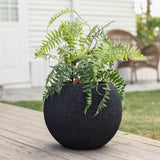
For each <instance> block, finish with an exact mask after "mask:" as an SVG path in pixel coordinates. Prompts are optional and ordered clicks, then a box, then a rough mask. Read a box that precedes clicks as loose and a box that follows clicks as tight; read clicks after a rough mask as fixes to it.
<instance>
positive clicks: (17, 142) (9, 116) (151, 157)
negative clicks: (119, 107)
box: [0, 103, 160, 160]
mask: <svg viewBox="0 0 160 160" xmlns="http://www.w3.org/2000/svg"><path fill="white" fill-rule="evenodd" d="M0 121H1V123H0V160H36V159H37V160H44V159H45V160H51V159H52V160H53V159H55V160H80V159H81V160H121V159H122V160H159V159H160V142H159V141H156V140H152V139H148V138H144V137H140V136H136V135H133V134H130V133H125V132H121V131H118V132H117V134H116V135H115V137H114V138H113V139H112V140H111V141H110V142H109V143H108V144H106V145H105V146H104V147H103V148H100V149H97V150H87V151H82V150H80V151H78V150H70V149H66V148H64V147H62V146H61V145H60V144H58V143H57V142H56V141H55V140H54V139H53V138H52V137H51V135H50V134H49V132H48V131H47V128H46V126H45V123H44V120H43V115H42V113H41V112H37V111H33V110H29V109H24V108H20V107H15V106H14V107H13V106H11V105H7V104H2V103H0Z"/></svg>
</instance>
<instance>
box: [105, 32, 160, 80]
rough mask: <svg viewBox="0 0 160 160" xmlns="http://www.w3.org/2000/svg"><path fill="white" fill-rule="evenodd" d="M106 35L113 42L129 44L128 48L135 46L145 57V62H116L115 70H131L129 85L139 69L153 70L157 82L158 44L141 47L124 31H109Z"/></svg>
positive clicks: (138, 42)
mask: <svg viewBox="0 0 160 160" xmlns="http://www.w3.org/2000/svg"><path fill="white" fill-rule="evenodd" d="M107 35H108V36H109V37H110V38H111V39H112V40H113V41H120V42H121V44H129V45H130V46H133V45H136V46H137V48H138V49H140V51H141V53H142V54H143V55H144V56H146V58H147V60H148V61H147V62H146V61H144V60H129V61H125V62H122V61H118V66H117V69H119V68H122V67H130V68H131V79H130V83H133V82H134V81H133V78H134V77H133V76H134V74H135V78H136V80H137V76H136V70H138V69H141V68H146V67H149V68H153V69H155V70H156V71H157V81H158V82H159V71H158V64H159V58H160V43H152V44H150V45H149V46H147V47H143V46H142V44H141V42H140V41H139V40H138V39H137V38H136V37H135V36H134V35H132V34H131V33H129V32H127V31H124V30H119V29H115V30H111V31H109V32H108V33H107Z"/></svg>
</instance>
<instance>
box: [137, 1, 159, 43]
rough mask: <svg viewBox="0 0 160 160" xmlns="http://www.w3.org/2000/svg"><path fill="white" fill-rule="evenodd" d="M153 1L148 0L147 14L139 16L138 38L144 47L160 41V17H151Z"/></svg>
mask: <svg viewBox="0 0 160 160" xmlns="http://www.w3.org/2000/svg"><path fill="white" fill-rule="evenodd" d="M151 4H152V3H151V0H147V10H146V13H142V14H137V15H136V21H137V37H138V39H139V40H140V41H141V42H142V44H143V45H144V46H147V45H149V44H150V43H151V42H153V41H160V17H152V16H151V11H150V7H151Z"/></svg>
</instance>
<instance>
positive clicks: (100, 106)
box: [35, 8, 145, 149]
mask: <svg viewBox="0 0 160 160" xmlns="http://www.w3.org/2000/svg"><path fill="white" fill-rule="evenodd" d="M71 12H72V13H74V14H76V15H77V17H78V18H79V19H74V20H72V21H62V22H61V23H60V25H59V27H58V28H57V29H54V28H51V25H52V24H53V23H54V22H55V21H56V20H57V19H59V18H60V17H61V16H62V15H64V14H67V13H71ZM107 26H108V25H105V26H103V27H101V26H99V25H95V26H94V27H91V26H90V25H89V24H88V23H87V22H85V21H84V20H83V19H82V18H81V17H80V16H79V14H78V13H77V12H76V11H75V10H73V9H68V8H66V9H64V10H62V11H60V12H58V13H57V14H55V15H54V16H53V17H51V19H50V21H49V24H48V28H47V29H48V31H47V35H46V40H42V45H41V46H40V49H38V50H37V51H36V54H35V57H36V58H37V57H42V58H44V59H46V60H50V61H51V60H52V59H56V60H57V64H56V65H53V66H51V68H52V71H51V72H50V74H49V75H48V78H47V80H46V91H45V92H44V99H45V103H44V117H45V121H46V125H47V127H48V129H49V131H50V133H51V134H52V135H53V137H54V138H55V139H56V140H57V141H58V142H59V143H61V144H62V145H63V146H65V147H69V148H74V149H93V148H99V147H102V146H103V145H104V144H106V143H107V142H108V141H109V140H110V139H111V138H112V137H113V136H114V134H115V133H116V131H117V130H118V127H119V125H120V121H121V115H122V106H121V101H123V100H124V89H125V86H126V84H125V82H124V80H123V78H122V77H121V76H120V75H119V73H118V71H117V70H115V69H113V64H114V62H115V61H116V60H121V61H122V60H128V58H129V59H132V58H142V59H145V57H143V55H141V54H140V52H139V50H137V48H136V47H132V48H130V47H129V46H125V45H121V44H120V43H117V42H112V41H111V40H110V39H109V38H108V37H107V36H106V34H105V31H104V29H105V27H107ZM86 27H88V29H89V32H88V34H86V33H84V32H85V30H86ZM49 29H50V30H49ZM51 51H53V52H54V54H52V53H50V52H51ZM55 53H56V54H55Z"/></svg>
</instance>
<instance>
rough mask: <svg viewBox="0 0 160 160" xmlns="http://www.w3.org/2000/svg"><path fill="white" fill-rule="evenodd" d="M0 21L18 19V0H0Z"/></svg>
mask: <svg viewBox="0 0 160 160" xmlns="http://www.w3.org/2000/svg"><path fill="white" fill-rule="evenodd" d="M0 21H3V22H8V21H9V22H12V21H13V22H15V21H18V0H0Z"/></svg>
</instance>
